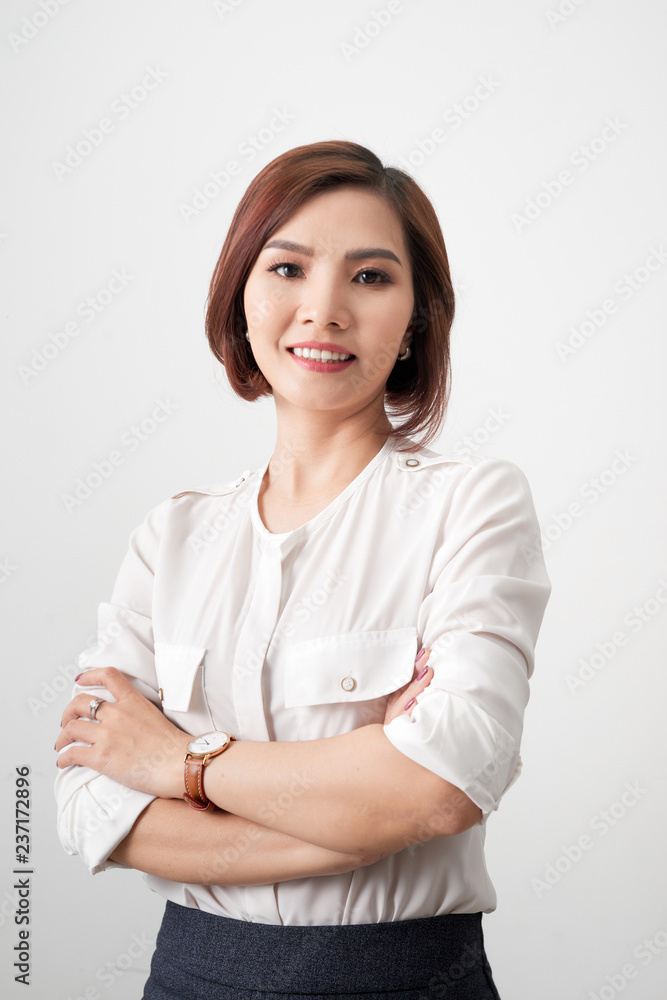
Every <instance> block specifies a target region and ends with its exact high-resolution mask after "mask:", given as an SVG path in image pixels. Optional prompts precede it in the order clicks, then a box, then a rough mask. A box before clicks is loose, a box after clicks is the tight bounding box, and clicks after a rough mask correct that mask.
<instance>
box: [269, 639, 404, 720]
mask: <svg viewBox="0 0 667 1000" xmlns="http://www.w3.org/2000/svg"><path fill="white" fill-rule="evenodd" d="M417 639H418V637H417V629H416V628H415V627H414V626H410V627H408V628H394V629H382V630H380V631H375V632H345V633H341V634H340V635H329V636H323V637H321V638H317V639H308V640H306V641H305V642H298V643H295V644H294V645H293V646H291V647H290V648H289V649H287V650H286V657H285V707H286V708H297V707H298V706H301V705H328V704H332V703H333V702H342V703H345V702H352V701H368V700H370V699H372V698H380V697H382V696H383V695H388V694H391V692H392V691H395V690H396V689H397V688H399V687H402V686H403V685H404V684H407V683H408V681H410V680H411V679H412V675H413V673H414V665H415V663H414V661H415V656H416V655H417Z"/></svg>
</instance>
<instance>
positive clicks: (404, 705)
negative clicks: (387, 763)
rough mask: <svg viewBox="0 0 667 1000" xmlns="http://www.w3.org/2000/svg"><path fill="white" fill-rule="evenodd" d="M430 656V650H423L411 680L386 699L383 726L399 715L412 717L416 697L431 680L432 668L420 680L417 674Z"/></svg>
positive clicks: (428, 668)
mask: <svg viewBox="0 0 667 1000" xmlns="http://www.w3.org/2000/svg"><path fill="white" fill-rule="evenodd" d="M430 655H431V650H430V649H425V650H424V654H423V656H421V657H420V659H419V660H417V662H416V663H415V668H414V671H413V674H412V680H411V681H408V683H407V684H404V685H403V687H400V688H399V689H398V690H397V691H394V692H393V694H391V695H390V697H389V698H388V699H387V705H386V709H385V715H384V722H383V725H385V726H386V725H388V724H389V723H390V722H391V721H392V720H393V719H397V718H398V717H399V716H400V715H412V711H413V709H414V707H415V705H416V704H417V697H418V696H419V695H420V694H421V693H422V691H423V690H424V689H425V688H426V687H428V685H429V684H430V683H431V680H432V679H433V667H427V668H426V673H425V675H424V676H423V677H422V679H421V680H418V679H417V678H418V677H419V674H420V673H421V672H422V670H423V669H424V667H425V666H426V661H427V660H428V658H429V656H430Z"/></svg>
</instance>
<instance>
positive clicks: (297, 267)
mask: <svg viewBox="0 0 667 1000" xmlns="http://www.w3.org/2000/svg"><path fill="white" fill-rule="evenodd" d="M281 267H293V268H295V270H297V271H298V270H299V265H298V264H289V263H283V264H273V265H272V266H271V267H270V268H268V270H269V271H276V272H278V271H279V270H280V268H281ZM280 277H281V278H290V277H294V275H289V274H281V275H280Z"/></svg>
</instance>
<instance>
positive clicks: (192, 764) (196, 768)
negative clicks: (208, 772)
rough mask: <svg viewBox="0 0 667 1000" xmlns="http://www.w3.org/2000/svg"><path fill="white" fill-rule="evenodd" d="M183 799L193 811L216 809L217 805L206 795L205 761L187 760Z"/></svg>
mask: <svg viewBox="0 0 667 1000" xmlns="http://www.w3.org/2000/svg"><path fill="white" fill-rule="evenodd" d="M183 798H184V799H185V801H186V802H187V803H188V805H190V806H192V808H193V809H201V810H205V809H215V805H214V804H213V803H212V802H211V800H210V799H207V798H206V795H205V793H204V761H203V760H186V762H185V792H184V794H183Z"/></svg>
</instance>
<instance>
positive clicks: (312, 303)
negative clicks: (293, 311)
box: [297, 275, 350, 329]
mask: <svg viewBox="0 0 667 1000" xmlns="http://www.w3.org/2000/svg"><path fill="white" fill-rule="evenodd" d="M297 318H298V319H299V320H300V321H301V322H303V323H305V322H311V323H314V324H315V325H316V326H318V327H321V328H322V329H326V327H328V326H330V325H331V324H332V323H335V324H336V325H337V326H339V327H341V328H342V329H344V328H345V327H347V326H348V324H349V322H350V311H349V304H348V302H347V300H346V295H345V291H344V289H342V288H341V287H340V284H339V283H338V282H337V281H336V280H335V279H333V278H331V277H325V276H323V275H322V276H319V277H317V278H314V277H311V278H310V280H309V281H308V282H306V283H305V285H304V287H303V295H302V298H301V304H300V306H299V310H298V317H297Z"/></svg>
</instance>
